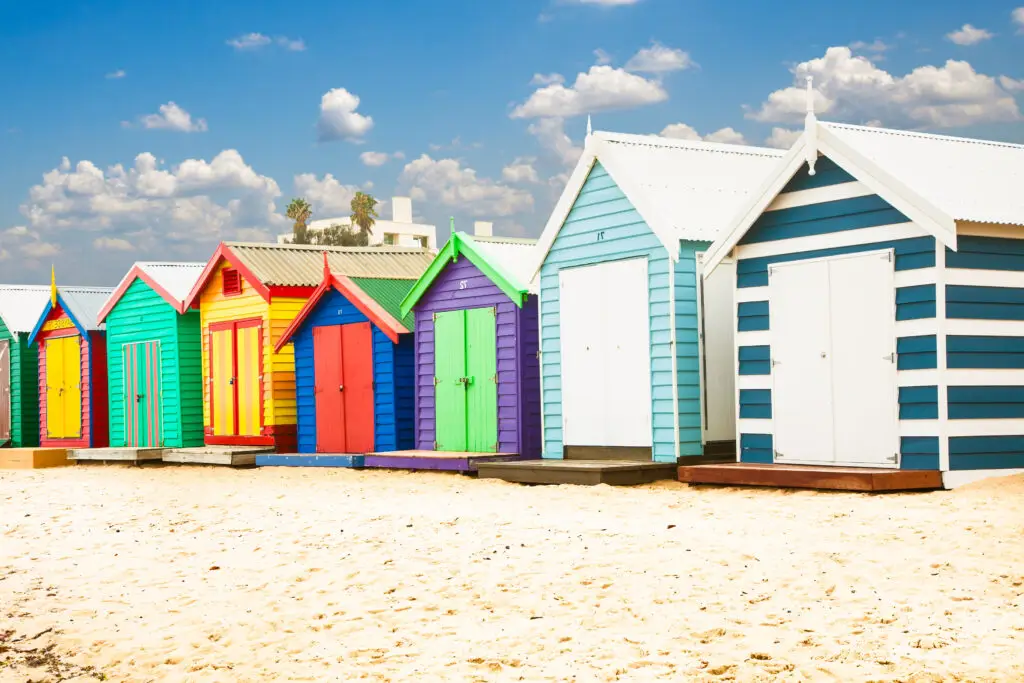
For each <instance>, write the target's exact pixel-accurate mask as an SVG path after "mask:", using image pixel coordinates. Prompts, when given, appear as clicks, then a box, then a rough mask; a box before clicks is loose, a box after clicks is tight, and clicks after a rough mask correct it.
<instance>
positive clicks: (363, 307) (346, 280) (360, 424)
mask: <svg viewBox="0 0 1024 683" xmlns="http://www.w3.org/2000/svg"><path fill="white" fill-rule="evenodd" d="M332 258H337V257H336V256H335V255H334V254H326V253H325V254H324V276H323V282H321V284H320V286H319V287H318V288H317V290H316V291H315V292H314V293H313V295H312V296H311V297H310V299H309V301H308V302H307V303H306V305H305V307H303V309H302V311H300V312H299V314H298V316H297V317H296V318H295V320H294V321H293V322H292V324H291V325H290V326H289V327H288V329H287V330H285V332H284V334H283V335H281V339H280V340H279V341H278V342H277V347H276V350H277V351H278V352H280V351H281V350H282V349H283V348H284V347H285V345H287V344H289V343H292V344H293V345H294V353H295V385H296V394H297V400H298V405H297V415H298V451H299V453H317V454H331V455H330V457H322V458H320V459H316V460H308V459H299V460H298V462H300V463H302V464H306V463H310V464H333V465H356V466H358V465H361V464H362V462H363V461H362V456H363V455H364V454H366V453H368V452H372V451H394V450H399V449H408V448H412V446H413V421H412V418H413V394H414V392H413V362H412V358H413V355H412V350H413V337H412V327H413V323H412V317H411V316H403V315H402V314H401V313H400V307H401V302H402V299H403V298H404V297H405V295H406V294H408V293H409V290H410V289H412V287H413V285H414V284H415V283H416V278H414V277H411V273H410V270H409V268H408V267H407V266H405V265H403V266H402V267H401V268H399V269H398V270H397V271H391V270H389V269H388V268H387V267H386V266H384V264H382V266H384V267H381V268H379V269H378V271H377V272H376V273H375V274H374V275H375V276H374V277H366V275H368V274H369V273H364V276H352V277H349V276H346V275H339V274H336V273H334V272H333V271H332V269H331V266H330V261H331V259H332ZM343 258H344V257H343ZM430 261H431V257H430V255H429V254H428V253H422V254H420V265H419V268H418V269H420V270H425V269H426V268H427V266H428V265H429V264H430ZM335 456H337V457H335ZM278 457H286V456H278ZM275 462H277V464H288V463H286V462H284V461H281V462H278V461H275ZM267 464H271V463H267Z"/></svg>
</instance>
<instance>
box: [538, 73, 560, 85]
mask: <svg viewBox="0 0 1024 683" xmlns="http://www.w3.org/2000/svg"><path fill="white" fill-rule="evenodd" d="M552 83H565V76H563V75H562V74H534V75H533V78H531V79H530V85H551V84H552Z"/></svg>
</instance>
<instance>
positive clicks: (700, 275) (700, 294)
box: [672, 250, 739, 452]
mask: <svg viewBox="0 0 1024 683" xmlns="http://www.w3.org/2000/svg"><path fill="white" fill-rule="evenodd" d="M706 253H707V251H706V250H705V251H698V252H694V264H695V266H696V268H695V269H696V271H697V273H696V274H697V325H698V329H697V354H698V357H699V362H698V363H697V376H698V381H699V382H700V442H701V445H702V446H703V445H706V444H707V443H708V442H709V439H708V422H709V420H710V413H709V410H710V407H709V401H708V384H707V354H706V351H705V348H704V347H705V337H706V332H707V327H706V325H705V323H704V263H703V260H704V255H705V254H706ZM720 265H731V266H735V265H736V259H734V258H733V257H731V256H726V257H724V258H723V259H722V261H721V264H720ZM731 275H732V277H731V279H730V286H729V291H730V294H731V296H732V305H731V306H730V309H729V312H728V313H727V317H728V318H729V320H730V324H731V325H732V327H733V330H732V343H731V344H730V345H729V348H728V349H727V352H728V354H729V357H730V367H732V368H735V367H736V366H735V365H732V364H731V363H732V357H733V356H734V355H735V347H736V343H737V342H736V339H737V337H736V332H737V330H736V329H735V328H736V322H737V317H736V316H737V314H736V305H737V302H736V286H735V281H736V270H735V268H733V270H732V272H731ZM724 276H725V273H723V274H722V275H721V276H720V277H724ZM672 289H673V296H674V294H675V288H674V287H673V288H672ZM672 304H673V309H674V308H675V301H674V300H673V302H672ZM673 324H674V319H673ZM738 384H739V382H737V381H736V377H735V372H733V390H732V391H730V392H729V401H730V402H731V403H732V406H733V411H732V418H733V419H732V422H733V428H732V430H731V432H730V433H731V434H733V435H735V433H736V423H737V421H738V420H739V415H738V405H739V398H738V396H739V394H738V393H737V391H738V388H737V387H738ZM675 391H676V393H677V395H678V392H679V384H678V381H677V382H676V386H675ZM676 411H677V413H678V404H677V406H676ZM677 422H678V420H677ZM676 441H678V438H677V439H676ZM722 441H728V439H715V440H713V441H711V443H720V442H722ZM736 443H737V444H738V443H739V442H738V441H737V442H736ZM737 452H738V451H737Z"/></svg>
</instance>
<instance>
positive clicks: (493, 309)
mask: <svg viewBox="0 0 1024 683" xmlns="http://www.w3.org/2000/svg"><path fill="white" fill-rule="evenodd" d="M491 311H492V312H493V313H494V317H495V318H497V317H498V307H497V306H491Z"/></svg>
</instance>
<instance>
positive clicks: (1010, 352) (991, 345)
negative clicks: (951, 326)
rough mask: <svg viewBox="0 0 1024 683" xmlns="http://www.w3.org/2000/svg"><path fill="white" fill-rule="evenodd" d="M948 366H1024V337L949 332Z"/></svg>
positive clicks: (996, 367) (993, 367)
mask: <svg viewBox="0 0 1024 683" xmlns="http://www.w3.org/2000/svg"><path fill="white" fill-rule="evenodd" d="M946 367H948V368H975V369H983V368H991V369H997V370H1017V369H1024V337H995V336H982V335H977V336H975V335H962V336H958V335H950V336H948V337H946Z"/></svg>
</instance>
